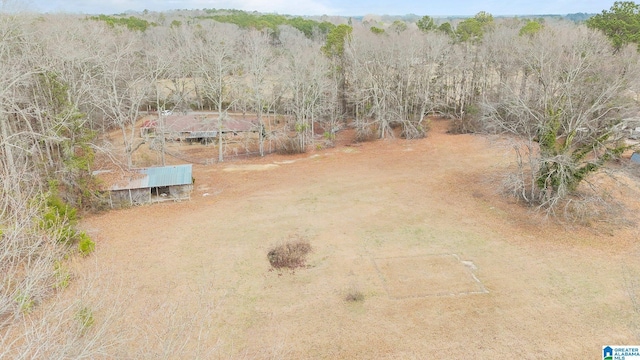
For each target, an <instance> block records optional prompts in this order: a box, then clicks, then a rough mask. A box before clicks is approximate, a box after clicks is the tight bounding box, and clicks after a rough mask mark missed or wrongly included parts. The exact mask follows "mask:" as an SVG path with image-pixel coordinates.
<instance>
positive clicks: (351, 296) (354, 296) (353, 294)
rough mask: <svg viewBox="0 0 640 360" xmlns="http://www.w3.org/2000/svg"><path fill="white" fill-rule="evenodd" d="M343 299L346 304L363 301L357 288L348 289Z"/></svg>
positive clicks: (362, 296)
mask: <svg viewBox="0 0 640 360" xmlns="http://www.w3.org/2000/svg"><path fill="white" fill-rule="evenodd" d="M344 299H345V300H346V301H348V302H361V301H364V294H363V293H362V291H360V290H359V289H358V288H356V287H353V288H351V289H349V291H348V292H347V295H346V296H345V297H344Z"/></svg>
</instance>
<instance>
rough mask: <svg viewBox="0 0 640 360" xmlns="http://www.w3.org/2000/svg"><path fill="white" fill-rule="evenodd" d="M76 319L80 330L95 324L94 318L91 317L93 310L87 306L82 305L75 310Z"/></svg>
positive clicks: (84, 330) (83, 330) (82, 330)
mask: <svg viewBox="0 0 640 360" xmlns="http://www.w3.org/2000/svg"><path fill="white" fill-rule="evenodd" d="M76 320H77V321H78V325H79V327H80V331H81V332H83V333H84V332H86V331H87V330H89V328H91V327H92V326H93V324H95V322H96V319H95V318H94V317H93V310H91V308H89V307H87V306H83V307H81V308H80V309H78V311H77V312H76Z"/></svg>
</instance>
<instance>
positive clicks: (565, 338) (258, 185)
mask: <svg viewBox="0 0 640 360" xmlns="http://www.w3.org/2000/svg"><path fill="white" fill-rule="evenodd" d="M432 125H433V126H432V130H431V131H430V132H429V136H428V137H427V138H426V139H422V140H416V141H405V140H401V139H396V140H388V141H378V142H372V143H365V144H363V145H362V146H358V147H351V146H350V147H347V146H344V145H339V146H337V147H335V148H332V149H327V150H322V151H317V152H311V153H307V154H302V155H298V156H288V157H285V156H277V155H272V156H268V157H265V158H262V159H251V160H246V161H240V162H234V163H223V164H217V165H209V166H201V165H196V166H195V167H194V176H195V179H196V183H195V190H194V193H193V196H192V200H191V201H189V202H182V203H164V204H158V205H153V206H144V207H138V208H131V209H126V210H119V211H112V212H109V213H105V214H102V215H98V216H92V217H90V218H87V219H85V221H84V222H83V224H82V225H83V228H84V229H86V230H87V231H88V232H89V233H90V235H92V236H93V238H94V239H95V240H96V242H97V248H96V252H95V254H94V255H92V257H90V258H89V259H87V260H84V261H83V262H82V263H81V264H80V265H79V266H80V269H79V270H80V271H83V272H85V273H86V272H95V273H98V274H100V275H101V281H100V282H99V283H98V284H97V287H96V290H95V291H100V297H101V299H102V300H105V301H106V302H109V303H112V304H113V303H115V302H116V301H118V302H119V305H118V306H117V307H116V309H115V310H116V311H117V318H116V320H117V321H115V322H114V323H113V324H112V325H111V327H110V329H109V332H110V334H111V336H120V338H121V340H122V341H123V342H124V345H123V346H120V347H119V350H117V352H116V354H114V356H115V357H124V356H128V357H132V358H142V357H147V358H160V357H162V356H165V357H167V358H196V357H200V358H214V359H216V358H222V359H228V358H231V359H238V358H241V359H426V358H451V359H543V358H546V359H552V358H570V359H596V358H599V357H600V356H601V349H602V346H603V345H607V344H620V345H622V344H628V345H631V344H640V308H634V305H633V301H634V300H635V301H639V302H640V280H638V279H640V261H639V259H640V246H639V244H640V242H639V241H638V239H639V237H638V233H639V231H638V228H637V227H635V226H631V227H628V228H625V229H615V228H613V227H612V226H610V225H607V224H600V223H598V222H594V223H593V224H592V226H590V227H582V228H578V227H574V228H568V227H567V226H561V225H557V224H555V223H554V222H552V221H546V220H544V219H541V218H540V217H539V216H536V215H533V214H532V213H531V212H529V211H528V210H527V209H526V208H524V207H522V206H521V205H519V204H514V203H513V202H512V201H510V200H508V199H505V198H503V197H501V196H498V195H497V194H496V192H497V190H498V185H497V181H496V178H495V174H496V173H499V172H500V171H501V168H502V166H504V164H506V163H507V161H509V160H511V158H510V157H509V156H508V154H507V150H506V148H504V147H500V146H499V141H498V142H496V141H494V140H495V139H494V140H491V139H488V138H486V137H482V136H472V135H449V134H447V133H446V126H447V123H446V121H444V120H435V121H434V122H433V124H432ZM229 170H233V171H229ZM636 195H637V194H636ZM636 205H637V203H636V202H632V203H630V206H636ZM634 210H636V212H637V207H636V208H635V209H634ZM290 236H298V237H303V238H305V239H308V240H309V241H310V243H311V246H312V247H313V252H312V253H311V254H310V255H309V257H308V259H307V267H306V268H303V269H297V270H295V272H292V271H271V269H270V265H269V260H268V259H267V253H268V251H269V249H271V248H272V247H273V246H274V245H276V244H278V243H281V242H283V241H285V240H286V239H287V238H289V237H290ZM79 281H81V280H79ZM353 291H359V292H361V293H362V294H363V295H364V299H362V300H360V301H347V297H348V295H349V293H350V292H353ZM634 291H635V292H637V296H638V297H637V298H636V297H635V296H634V295H633V292H634ZM105 311H106V310H105ZM101 316H103V317H104V316H106V315H105V313H100V312H99V313H98V314H96V318H97V319H96V320H97V321H100V318H101Z"/></svg>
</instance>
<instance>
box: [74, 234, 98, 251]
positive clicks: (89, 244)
mask: <svg viewBox="0 0 640 360" xmlns="http://www.w3.org/2000/svg"><path fill="white" fill-rule="evenodd" d="M78 237H79V239H80V241H79V242H78V250H79V251H80V254H82V256H87V255H89V254H91V253H92V252H93V250H95V249H96V243H95V242H94V241H93V240H91V238H90V237H89V235H87V234H86V233H85V232H84V231H83V232H81V233H80V235H78Z"/></svg>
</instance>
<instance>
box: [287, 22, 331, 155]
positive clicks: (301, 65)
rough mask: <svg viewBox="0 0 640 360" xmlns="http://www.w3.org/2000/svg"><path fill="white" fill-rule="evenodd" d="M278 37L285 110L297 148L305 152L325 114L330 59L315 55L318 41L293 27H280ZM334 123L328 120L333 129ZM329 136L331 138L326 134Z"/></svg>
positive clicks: (318, 48) (318, 49)
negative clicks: (315, 127) (295, 136)
mask: <svg viewBox="0 0 640 360" xmlns="http://www.w3.org/2000/svg"><path fill="white" fill-rule="evenodd" d="M279 30H280V35H279V39H280V42H281V51H282V56H281V57H282V58H283V66H282V68H283V71H282V72H281V76H282V77H281V81H282V83H283V84H284V85H285V90H284V94H285V95H284V96H285V97H287V98H288V99H287V101H286V105H285V107H286V108H287V110H288V112H289V113H290V114H291V115H292V116H293V121H294V123H293V129H294V130H295V131H296V134H297V138H298V145H297V147H296V148H297V149H298V150H299V151H304V149H305V148H306V146H307V144H309V143H310V142H312V141H313V134H314V131H315V129H314V126H315V123H316V121H318V120H320V117H321V115H322V114H323V113H325V111H326V108H325V109H323V107H327V106H328V104H327V101H326V96H325V95H326V92H327V90H328V88H329V83H328V78H327V75H328V74H329V62H328V61H327V59H326V58H324V57H321V56H318V53H319V51H320V44H318V43H314V42H313V41H312V40H309V39H308V38H306V37H305V36H304V35H303V34H302V33H301V32H299V31H298V30H296V29H294V28H286V27H281V28H280V29H279ZM333 126H335V124H334V123H332V122H329V123H328V131H329V132H331V131H332V127H333ZM328 137H330V136H329V135H328Z"/></svg>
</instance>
